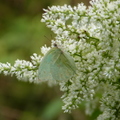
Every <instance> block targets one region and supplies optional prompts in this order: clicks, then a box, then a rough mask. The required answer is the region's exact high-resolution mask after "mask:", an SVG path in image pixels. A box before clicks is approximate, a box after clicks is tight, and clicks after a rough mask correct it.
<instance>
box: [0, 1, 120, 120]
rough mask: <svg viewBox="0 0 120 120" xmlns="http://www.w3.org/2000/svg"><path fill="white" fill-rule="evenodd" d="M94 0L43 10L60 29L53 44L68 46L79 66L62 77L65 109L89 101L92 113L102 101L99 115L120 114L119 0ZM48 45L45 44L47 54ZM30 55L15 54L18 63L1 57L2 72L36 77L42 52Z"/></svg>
mask: <svg viewBox="0 0 120 120" xmlns="http://www.w3.org/2000/svg"><path fill="white" fill-rule="evenodd" d="M90 4H91V6H89V7H88V8H87V7H86V6H85V5H84V4H78V6H75V7H71V6H69V5H64V6H52V7H49V8H48V9H45V10H44V11H45V13H44V14H43V18H42V20H41V21H42V22H45V23H46V25H47V27H49V28H50V29H51V30H52V31H53V32H54V33H55V34H56V37H55V40H52V44H54V43H55V42H56V43H57V44H58V45H59V46H62V47H63V48H64V49H65V50H66V51H68V52H69V53H70V55H71V56H72V57H73V59H74V60H75V63H76V66H77V71H76V74H75V75H74V76H73V77H72V78H71V79H70V80H69V81H61V82H59V85H60V90H61V91H63V92H64V95H63V96H62V99H63V102H64V106H63V110H64V112H71V110H72V109H76V108H78V107H79V106H80V104H81V103H82V102H83V101H86V104H85V107H86V113H87V114H92V112H93V111H94V110H95V108H96V107H97V106H98V103H99V102H100V103H101V106H100V110H101V112H102V114H101V115H100V116H99V117H98V120H106V119H111V120H119V119H120V0H91V1H90ZM48 50H49V48H47V47H42V49H41V51H42V53H43V54H45V53H46V51H48ZM31 58H32V61H31V62H26V61H24V60H22V61H20V60H17V61H16V62H15V64H14V66H11V65H10V64H9V63H7V64H3V63H1V64H0V72H3V73H4V74H5V75H7V74H11V75H13V74H15V75H16V76H17V78H18V79H23V80H29V81H34V82H37V70H38V66H39V64H40V60H41V58H42V57H41V56H37V55H36V54H34V55H33V56H32V57H31ZM28 74H30V75H29V76H30V77H29V76H28ZM48 82H49V81H48ZM98 94H101V97H99V96H98Z"/></svg>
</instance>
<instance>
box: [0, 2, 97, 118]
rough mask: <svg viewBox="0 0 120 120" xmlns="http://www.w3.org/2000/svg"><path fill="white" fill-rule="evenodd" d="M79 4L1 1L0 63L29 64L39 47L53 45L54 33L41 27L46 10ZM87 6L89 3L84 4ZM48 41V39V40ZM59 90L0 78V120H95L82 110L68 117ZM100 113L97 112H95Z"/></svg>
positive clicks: (8, 77)
mask: <svg viewBox="0 0 120 120" xmlns="http://www.w3.org/2000/svg"><path fill="white" fill-rule="evenodd" d="M80 2H81V1H80V0H1V1H0V62H3V63H6V62H10V63H12V64H13V63H14V61H15V60H16V59H24V60H30V56H31V55H32V54H33V53H37V54H40V47H41V46H43V45H44V44H47V45H48V46H49V45H50V40H48V39H47V38H50V39H51V35H52V32H51V31H50V30H49V29H48V28H47V27H46V26H45V23H41V22H40V19H41V17H42V12H43V8H47V7H48V6H52V5H64V4H70V5H72V6H74V5H77V4H78V3H80ZM83 2H84V3H85V4H86V5H88V0H84V1H83ZM45 36H46V37H47V38H46V37H45ZM62 94H63V93H61V92H60V91H59V86H55V87H52V88H50V87H48V86H47V85H46V84H40V85H36V84H33V83H29V82H23V81H18V80H17V79H16V78H15V77H10V76H4V75H0V120H93V119H94V118H95V117H96V116H97V112H95V113H94V114H93V115H92V116H91V117H89V116H86V115H85V113H84V104H83V105H81V106H80V109H78V110H74V111H72V113H71V114H65V113H63V111H62V110H61V106H62V104H63V103H62V101H61V99H60V97H61V95H62ZM96 111H97V110H96Z"/></svg>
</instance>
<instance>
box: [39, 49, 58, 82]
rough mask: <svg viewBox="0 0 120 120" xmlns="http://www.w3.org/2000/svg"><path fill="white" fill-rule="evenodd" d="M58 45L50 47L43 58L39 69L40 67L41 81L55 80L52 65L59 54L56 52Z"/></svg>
mask: <svg viewBox="0 0 120 120" xmlns="http://www.w3.org/2000/svg"><path fill="white" fill-rule="evenodd" d="M56 49H58V48H56V47H54V48H52V49H50V50H49V51H48V53H47V54H46V55H45V56H44V58H43V59H42V61H41V63H40V66H39V69H38V79H39V80H41V81H48V80H54V78H53V77H52V74H51V69H50V66H51V64H52V63H53V61H54V60H55V58H56V57H57V56H58V54H56Z"/></svg>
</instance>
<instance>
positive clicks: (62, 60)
mask: <svg viewBox="0 0 120 120" xmlns="http://www.w3.org/2000/svg"><path fill="white" fill-rule="evenodd" d="M75 73H76V66H75V62H74V60H73V58H72V57H71V56H70V55H69V53H67V52H65V51H63V50H61V49H60V48H59V47H58V46H57V44H54V47H53V48H51V49H50V50H49V51H48V52H47V53H46V55H45V56H44V57H43V59H42V61H41V63H40V66H39V69H38V79H39V80H40V81H49V80H55V81H67V80H69V79H70V78H71V77H72V76H73V75H74V74H75Z"/></svg>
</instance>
